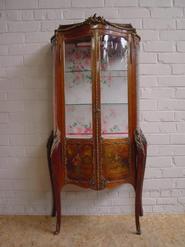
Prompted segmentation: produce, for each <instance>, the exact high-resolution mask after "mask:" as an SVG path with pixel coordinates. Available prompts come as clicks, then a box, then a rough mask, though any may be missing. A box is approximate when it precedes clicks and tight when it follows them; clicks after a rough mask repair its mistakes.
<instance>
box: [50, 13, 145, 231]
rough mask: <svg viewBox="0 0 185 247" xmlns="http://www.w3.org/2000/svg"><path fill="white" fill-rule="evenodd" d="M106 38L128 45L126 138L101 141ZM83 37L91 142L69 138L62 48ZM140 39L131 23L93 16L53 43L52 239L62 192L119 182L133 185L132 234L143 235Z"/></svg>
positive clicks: (70, 27) (58, 32)
mask: <svg viewBox="0 0 185 247" xmlns="http://www.w3.org/2000/svg"><path fill="white" fill-rule="evenodd" d="M105 34H107V35H114V36H117V37H124V38H125V39H126V40H127V42H128V138H121V139H120V138H119V139H117V138H114V139H103V138H102V136H101V97H100V91H101V90H100V36H101V35H105ZM84 37H91V39H92V49H91V55H92V56H91V57H92V60H91V69H92V125H93V128H92V130H93V131H92V138H89V139H83V138H81V139H80V138H78V139H75V138H67V137H66V127H65V126H66V118H65V89H64V82H65V78H64V64H65V61H64V58H65V56H64V52H65V51H64V46H65V41H68V40H75V39H78V38H84ZM139 40H140V38H139V36H138V35H137V33H136V30H135V29H134V28H133V27H132V26H131V25H130V24H125V25H124V24H115V23H110V22H108V21H106V20H105V19H104V18H103V17H97V16H96V15H94V16H93V17H89V18H88V19H87V20H85V21H84V22H82V23H77V24H72V25H62V26H59V28H58V29H57V30H56V31H55V35H54V36H53V37H52V39H51V42H52V47H53V53H54V57H55V61H54V70H55V72H54V73H55V80H54V97H53V103H54V104H53V106H54V107H53V112H54V114H53V115H54V127H53V131H52V133H51V135H50V137H49V139H48V144H47V151H48V152H47V154H48V164H49V171H50V178H51V184H52V191H53V216H56V217H57V224H56V231H55V233H56V234H57V233H59V231H60V225H61V196H60V195H61V189H62V187H63V186H64V185H65V184H70V183H71V184H76V185H79V186H81V187H84V188H92V189H94V190H102V189H104V188H113V187H115V186H117V185H120V184H123V183H130V184H132V186H133V187H134V189H135V192H136V199H135V220H136V229H137V233H138V234H140V232H141V231H140V223H139V216H142V215H143V211H142V186H143V179H144V171H145V161H146V152H147V143H146V139H145V137H144V135H143V134H142V132H141V130H138V129H137V104H136V102H137V101H136V100H137V92H136V90H137V88H136V49H137V45H138V43H139ZM111 164H112V166H111ZM120 164H121V165H120ZM80 166H81V167H80ZM78 167H80V172H78V169H77V168H78ZM112 167H113V168H112ZM114 167H116V168H115V170H114ZM116 169H117V170H116Z"/></svg>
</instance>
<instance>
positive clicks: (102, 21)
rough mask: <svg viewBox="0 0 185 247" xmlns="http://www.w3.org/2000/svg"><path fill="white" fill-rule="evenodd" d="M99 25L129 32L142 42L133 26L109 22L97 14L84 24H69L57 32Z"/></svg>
mask: <svg viewBox="0 0 185 247" xmlns="http://www.w3.org/2000/svg"><path fill="white" fill-rule="evenodd" d="M97 24H101V25H104V26H111V27H113V28H117V29H120V30H126V31H129V32H131V33H132V34H134V35H136V36H137V37H138V38H139V40H140V37H139V36H138V34H137V33H136V29H135V28H133V26H132V25H131V24H121V23H113V22H109V21H107V20H106V19H105V18H104V17H103V16H97V15H96V13H95V14H94V15H92V16H90V17H88V18H87V19H85V21H83V22H79V23H74V24H69V25H59V27H58V29H57V30H56V31H59V32H65V31H69V30H72V29H75V28H78V27H81V26H83V25H89V26H93V25H97ZM54 37H55V36H53V37H52V39H53V38H54ZM52 39H51V40H52Z"/></svg>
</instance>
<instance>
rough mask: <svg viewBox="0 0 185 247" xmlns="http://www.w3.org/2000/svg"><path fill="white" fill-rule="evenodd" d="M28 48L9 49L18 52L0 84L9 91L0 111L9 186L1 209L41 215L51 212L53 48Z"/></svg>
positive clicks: (38, 46) (5, 179) (6, 176)
mask: <svg viewBox="0 0 185 247" xmlns="http://www.w3.org/2000/svg"><path fill="white" fill-rule="evenodd" d="M30 46H32V48H33V52H32V53H31V54H26V50H25V49H26V48H25V46H23V47H20V50H21V49H22V52H23V54H22V55H23V57H22V56H21V55H20V51H18V50H15V51H13V50H12V54H13V53H14V54H13V55H16V56H12V67H9V65H6V60H5V62H4V63H3V66H2V67H3V69H4V72H5V74H4V76H3V78H1V79H0V85H1V90H6V91H7V99H6V101H4V107H3V106H2V107H1V109H3V110H5V111H6V112H8V113H7V115H8V118H7V119H6V120H5V122H4V123H3V129H2V128H1V131H2V132H1V133H2V134H3V135H8V136H9V143H8V145H7V146H6V147H5V148H4V152H3V157H2V158H3V159H2V160H3V161H4V162H3V165H2V166H4V167H3V168H4V169H1V171H0V173H1V172H3V174H2V175H1V177H3V179H4V180H3V181H4V183H5V184H6V183H7V184H9V185H8V186H9V191H7V193H8V194H7V195H6V197H5V201H3V202H2V203H3V205H4V211H5V212H2V213H6V211H7V213H11V211H12V213H18V214H22V213H23V214H37V213H38V214H42V213H44V211H45V213H47V212H49V213H50V211H49V210H50V209H48V207H50V208H51V205H50V204H51V203H50V204H49V205H48V198H49V199H50V198H51V193H50V190H51V189H50V188H51V187H50V180H49V172H48V166H47V159H46V143H47V138H48V136H49V133H50V131H51V129H52V57H51V46H50V44H48V45H44V46H42V45H41V44H32V45H31V44H30ZM11 48H12V49H13V46H12V47H11ZM30 50H31V49H30ZM17 54H19V55H17ZM4 188H5V189H6V190H7V187H6V186H4ZM9 192H11V194H10V193H9ZM0 193H1V192H0ZM2 193H3V192H2ZM4 193H6V191H5V192H4ZM12 204H14V205H12ZM2 211H3V210H2Z"/></svg>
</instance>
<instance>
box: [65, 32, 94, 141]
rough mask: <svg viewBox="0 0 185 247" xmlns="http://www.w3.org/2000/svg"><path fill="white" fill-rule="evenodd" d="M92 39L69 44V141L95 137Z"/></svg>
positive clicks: (66, 44) (66, 100)
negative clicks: (93, 135) (93, 123)
mask: <svg viewBox="0 0 185 247" xmlns="http://www.w3.org/2000/svg"><path fill="white" fill-rule="evenodd" d="M91 77H92V75H91V38H90V37H87V38H84V37H83V40H82V39H79V40H72V41H67V42H66V43H65V114H66V136H67V137H68V138H81V137H83V138H90V137H92V80H91Z"/></svg>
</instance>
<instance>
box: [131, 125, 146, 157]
mask: <svg viewBox="0 0 185 247" xmlns="http://www.w3.org/2000/svg"><path fill="white" fill-rule="evenodd" d="M134 136H135V143H136V146H137V148H138V149H140V150H142V152H143V155H145V148H144V145H147V141H146V138H145V136H144V134H143V132H142V130H141V129H136V130H135V135H134Z"/></svg>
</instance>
